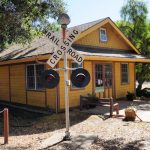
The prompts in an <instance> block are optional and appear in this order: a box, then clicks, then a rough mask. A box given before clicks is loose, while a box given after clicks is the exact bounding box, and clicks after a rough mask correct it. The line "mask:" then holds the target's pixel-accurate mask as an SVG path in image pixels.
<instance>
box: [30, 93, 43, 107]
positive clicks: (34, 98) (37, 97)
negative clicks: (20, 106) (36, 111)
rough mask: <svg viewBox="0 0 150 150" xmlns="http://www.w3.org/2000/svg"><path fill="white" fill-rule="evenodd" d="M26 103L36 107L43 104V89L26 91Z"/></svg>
mask: <svg viewBox="0 0 150 150" xmlns="http://www.w3.org/2000/svg"><path fill="white" fill-rule="evenodd" d="M27 99H28V104H29V105H33V106H38V107H46V106H45V92H44V91H39V92H38V91H28V92H27Z"/></svg>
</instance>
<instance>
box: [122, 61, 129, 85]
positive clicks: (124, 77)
mask: <svg viewBox="0 0 150 150" xmlns="http://www.w3.org/2000/svg"><path fill="white" fill-rule="evenodd" d="M128 67H129V66H128V64H121V83H122V84H126V83H128V82H129V75H128V74H129V68H128Z"/></svg>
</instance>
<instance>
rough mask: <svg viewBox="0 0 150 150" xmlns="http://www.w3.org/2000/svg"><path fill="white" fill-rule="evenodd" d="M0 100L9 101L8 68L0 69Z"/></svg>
mask: <svg viewBox="0 0 150 150" xmlns="http://www.w3.org/2000/svg"><path fill="white" fill-rule="evenodd" d="M0 100H4V101H9V100H10V89H9V66H4V67H0Z"/></svg>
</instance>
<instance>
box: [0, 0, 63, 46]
mask: <svg viewBox="0 0 150 150" xmlns="http://www.w3.org/2000/svg"><path fill="white" fill-rule="evenodd" d="M63 12H65V3H64V2H63V0H1V1H0V49H3V48H5V46H6V45H8V44H11V43H13V42H16V43H25V42H27V41H31V39H32V38H33V37H34V36H35V35H37V34H41V31H42V30H44V28H45V27H47V26H48V27H49V26H50V25H48V24H49V20H50V19H57V17H58V16H59V14H60V13H63ZM51 26H52V27H53V26H54V24H52V25H51Z"/></svg>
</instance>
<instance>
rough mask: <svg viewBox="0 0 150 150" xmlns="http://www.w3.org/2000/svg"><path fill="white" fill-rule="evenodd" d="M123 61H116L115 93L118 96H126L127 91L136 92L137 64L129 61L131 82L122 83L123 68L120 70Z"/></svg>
mask: <svg viewBox="0 0 150 150" xmlns="http://www.w3.org/2000/svg"><path fill="white" fill-rule="evenodd" d="M120 64H121V63H115V87H116V89H115V93H116V98H120V97H125V96H126V94H127V91H129V92H132V93H134V92H135V86H134V85H135V75H134V69H135V64H134V63H129V83H127V84H121V70H120Z"/></svg>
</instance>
